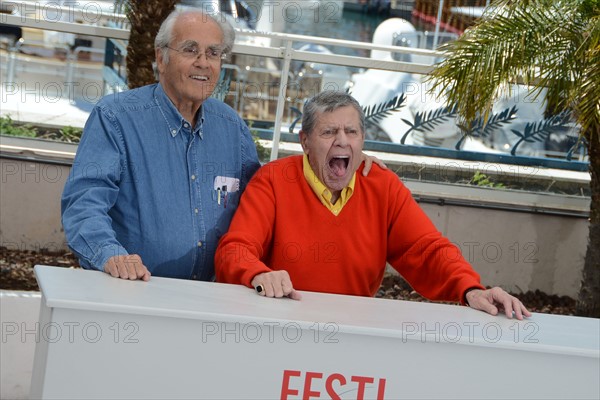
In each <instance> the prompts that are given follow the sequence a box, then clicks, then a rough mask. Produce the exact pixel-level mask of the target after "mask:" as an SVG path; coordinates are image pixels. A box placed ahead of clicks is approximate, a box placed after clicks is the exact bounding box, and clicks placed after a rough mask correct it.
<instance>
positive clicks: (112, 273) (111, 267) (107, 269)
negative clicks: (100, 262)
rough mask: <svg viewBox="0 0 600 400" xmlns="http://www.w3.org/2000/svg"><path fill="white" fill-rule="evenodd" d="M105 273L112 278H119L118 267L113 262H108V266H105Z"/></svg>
mask: <svg viewBox="0 0 600 400" xmlns="http://www.w3.org/2000/svg"><path fill="white" fill-rule="evenodd" d="M104 272H106V273H107V274H109V275H110V276H112V277H113V278H118V277H119V272H118V270H117V266H116V265H115V262H114V261H113V260H108V262H107V263H106V265H105V266H104Z"/></svg>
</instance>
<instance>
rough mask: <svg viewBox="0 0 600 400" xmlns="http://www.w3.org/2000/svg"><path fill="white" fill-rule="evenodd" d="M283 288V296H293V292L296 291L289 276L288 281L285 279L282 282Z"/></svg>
mask: <svg viewBox="0 0 600 400" xmlns="http://www.w3.org/2000/svg"><path fill="white" fill-rule="evenodd" d="M281 287H282V289H283V295H284V296H288V297H289V296H290V294H292V292H293V291H294V286H293V285H292V281H291V280H290V279H289V276H288V277H287V279H283V280H282V281H281Z"/></svg>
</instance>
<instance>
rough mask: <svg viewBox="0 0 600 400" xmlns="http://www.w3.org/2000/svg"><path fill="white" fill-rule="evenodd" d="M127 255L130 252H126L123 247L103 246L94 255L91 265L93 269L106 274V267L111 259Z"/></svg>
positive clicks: (114, 245) (115, 245)
mask: <svg viewBox="0 0 600 400" xmlns="http://www.w3.org/2000/svg"><path fill="white" fill-rule="evenodd" d="M126 255H129V252H128V251H127V250H125V248H124V247H123V246H121V245H118V244H108V245H105V246H102V247H101V248H100V249H99V250H98V251H97V252H96V254H94V257H93V258H92V259H91V261H90V263H91V265H92V268H94V269H97V270H98V271H102V272H104V266H105V265H106V263H107V261H108V260H109V259H110V258H111V257H114V256H126Z"/></svg>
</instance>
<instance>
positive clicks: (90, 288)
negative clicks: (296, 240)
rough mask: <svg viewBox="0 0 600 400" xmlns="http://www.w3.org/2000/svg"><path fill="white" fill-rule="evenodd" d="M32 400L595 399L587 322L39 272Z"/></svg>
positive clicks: (594, 324) (595, 363)
mask: <svg viewBox="0 0 600 400" xmlns="http://www.w3.org/2000/svg"><path fill="white" fill-rule="evenodd" d="M35 271H36V276H37V279H38V281H39V284H40V287H41V290H42V296H43V297H42V305H41V312H40V322H39V330H40V332H39V335H40V341H39V342H38V344H37V347H36V354H35V365H34V371H33V380H32V398H47V399H59V398H60V399H83V398H97V399H100V398H102V399H108V398H119V399H124V398H140V399H141V398H144V399H150V398H156V399H158V398H160V399H163V398H178V399H184V398H207V399H236V398H237V399H279V398H281V399H301V398H303V399H319V398H322V399H325V398H332V399H337V398H342V399H363V398H364V399H376V398H377V399H402V398H411V399H413V398H457V399H469V398H472V399H482V398H494V399H498V398H511V399H514V398H520V399H522V398H556V399H565V398H596V399H597V398H598V397H599V396H600V389H599V378H598V377H599V375H600V362H599V361H600V349H599V348H598V347H599V343H598V340H599V337H600V323H599V320H597V319H587V318H577V317H564V316H556V315H546V314H534V315H533V316H532V317H531V318H529V319H528V320H526V321H517V320H511V319H507V318H505V317H503V316H499V317H493V316H490V315H487V314H484V313H482V312H479V311H475V310H472V309H469V308H467V307H460V306H450V305H441V304H426V303H416V302H404V301H396V300H382V299H372V298H362V297H353V296H338V295H327V294H321V293H311V292H303V293H302V295H303V299H302V301H294V300H289V299H269V298H264V297H261V296H258V295H256V293H254V291H253V290H251V289H248V288H245V287H242V286H237V285H224V284H217V283H206V282H193V281H186V280H175V279H165V278H156V277H153V278H151V280H150V281H149V282H140V281H126V280H121V279H115V278H112V277H110V276H108V275H107V274H104V273H101V272H91V271H84V270H73V269H64V268H53V267H45V266H36V268H35Z"/></svg>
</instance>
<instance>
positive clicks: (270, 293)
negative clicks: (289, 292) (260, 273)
mask: <svg viewBox="0 0 600 400" xmlns="http://www.w3.org/2000/svg"><path fill="white" fill-rule="evenodd" d="M263 286H264V287H265V297H275V289H273V283H272V282H270V281H269V282H265V283H264V284H263Z"/></svg>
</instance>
